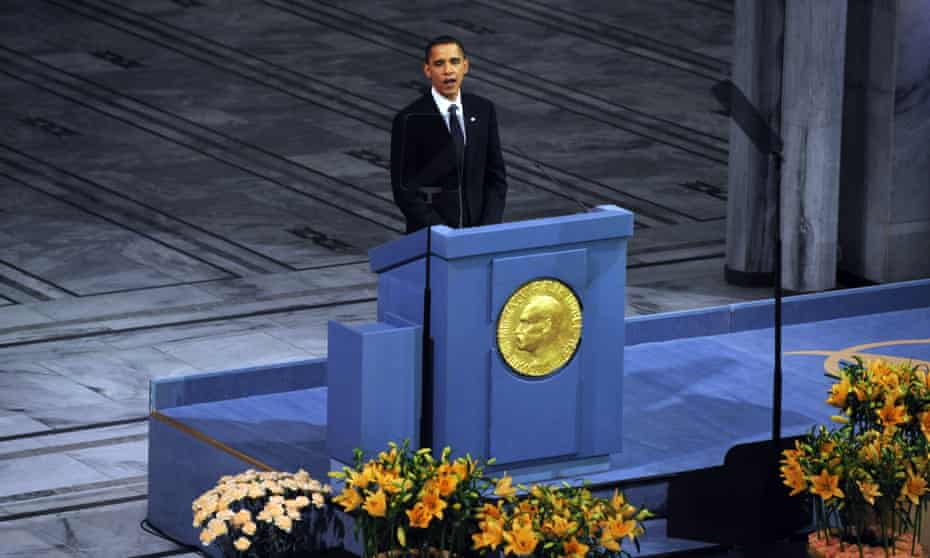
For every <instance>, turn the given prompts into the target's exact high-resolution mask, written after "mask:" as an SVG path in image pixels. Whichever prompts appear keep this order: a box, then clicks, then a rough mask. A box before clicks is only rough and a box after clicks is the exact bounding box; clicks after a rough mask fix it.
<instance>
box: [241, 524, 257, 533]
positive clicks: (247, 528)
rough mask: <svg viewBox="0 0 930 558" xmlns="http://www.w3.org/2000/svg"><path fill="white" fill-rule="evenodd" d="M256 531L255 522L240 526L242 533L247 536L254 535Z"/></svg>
mask: <svg viewBox="0 0 930 558" xmlns="http://www.w3.org/2000/svg"><path fill="white" fill-rule="evenodd" d="M257 529H258V525H256V524H255V522H253V521H249V522H248V523H246V524H245V525H243V526H242V532H243V533H245V534H246V535H249V536H252V535H254V534H255V531H256V530H257Z"/></svg>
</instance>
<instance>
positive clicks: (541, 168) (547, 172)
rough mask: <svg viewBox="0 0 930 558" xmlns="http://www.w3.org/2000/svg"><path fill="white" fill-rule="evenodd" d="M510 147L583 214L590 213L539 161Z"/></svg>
mask: <svg viewBox="0 0 930 558" xmlns="http://www.w3.org/2000/svg"><path fill="white" fill-rule="evenodd" d="M510 147H511V148H512V149H513V150H514V151H516V152H517V153H518V154H519V155H520V156H522V157H523V158H524V159H526V160H528V161H529V162H531V163H533V166H535V167H536V168H537V169H539V171H540V172H542V173H543V175H545V177H546V178H547V179H548V180H549V182H551V183H552V185H553V186H556V187H557V188H558V190H559V191H563V190H564V193H565V195H566V196H568V198H569V199H570V200H572V201H573V202H575V203H576V204H578V205H579V206H580V207H581V209H582V211H584V212H585V213H587V212H588V211H591V209H593V207H592V206H590V205H588V204H586V203H584V202H583V201H581V200H580V199H578V198H577V197H575V195H574V194H572V192H571V190H569V189H568V188H565V186H564V185H563V184H561V183H560V182H558V181H557V180H556V179H555V178H553V177H552V175H551V174H549V171H547V170H546V168H545V167H544V166H542V165H541V164H539V161H537V160H535V159H533V158H532V157H530V156H529V155H527V154H526V153H525V152H524V151H523V150H522V149H520V148H519V147H518V146H516V145H511V146H510ZM537 188H538V186H537Z"/></svg>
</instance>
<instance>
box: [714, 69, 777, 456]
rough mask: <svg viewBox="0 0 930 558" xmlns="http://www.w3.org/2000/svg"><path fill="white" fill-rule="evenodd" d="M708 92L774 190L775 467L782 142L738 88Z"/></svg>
mask: <svg viewBox="0 0 930 558" xmlns="http://www.w3.org/2000/svg"><path fill="white" fill-rule="evenodd" d="M711 91H712V92H713V94H714V96H715V97H716V98H717V101H718V102H719V103H720V104H721V105H722V106H723V108H724V110H726V111H727V112H728V114H729V116H730V118H732V120H733V121H734V122H735V123H736V125H737V126H739V127H740V129H741V130H742V131H743V133H745V134H746V136H747V137H748V138H749V140H750V141H751V142H752V143H753V145H755V147H756V148H757V149H758V150H759V151H760V152H762V153H766V154H767V155H768V157H769V173H768V177H767V181H773V182H774V184H767V187H768V188H772V189H774V190H775V227H774V228H775V231H774V235H773V236H774V238H773V240H774V244H775V246H774V254H773V262H772V267H773V270H772V271H773V274H774V278H773V282H774V290H775V347H774V357H775V363H774V369H773V372H772V449H773V452H774V454H775V466H776V470H777V468H778V460H779V457H780V452H779V447H780V446H781V409H782V365H781V341H782V339H781V338H782V335H781V334H782V331H781V330H782V311H781V310H782V308H781V306H782V277H781V267H782V249H781V248H782V247H781V164H782V146H783V143H782V140H781V138H780V137H779V135H778V133H777V132H776V131H775V130H773V129H772V127H771V126H770V125H769V123H768V122H767V121H766V119H765V118H764V117H763V116H762V115H761V114H760V113H759V111H758V110H757V109H756V108H755V107H754V106H753V105H752V103H751V102H750V101H749V99H747V98H746V96H745V95H744V94H743V92H742V91H740V90H739V88H738V87H737V86H736V85H735V84H733V82H731V81H729V80H725V81H721V82H718V83H717V84H715V85H714V86H713V87H712V88H711Z"/></svg>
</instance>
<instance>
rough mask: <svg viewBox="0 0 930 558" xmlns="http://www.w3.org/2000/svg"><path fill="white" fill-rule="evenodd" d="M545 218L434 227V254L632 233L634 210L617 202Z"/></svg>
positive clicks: (475, 253) (487, 252) (511, 248)
mask: <svg viewBox="0 0 930 558" xmlns="http://www.w3.org/2000/svg"><path fill="white" fill-rule="evenodd" d="M598 209H599V210H598V211H591V212H588V213H580V214H576V215H565V216H561V217H551V218H545V219H532V220H529V221H519V222H514V223H502V224H500V225H489V226H485V227H473V228H467V229H452V228H449V227H446V226H438V227H433V246H432V251H433V253H434V254H436V255H437V256H439V257H441V258H445V259H456V258H466V257H471V256H479V255H496V254H501V253H503V252H508V251H514V250H529V249H540V248H552V247H555V248H558V247H563V246H564V245H566V244H572V243H579V242H590V241H597V240H603V239H610V238H620V237H629V236H631V235H632V234H633V214H632V213H630V212H629V211H627V210H625V209H620V208H619V207H616V206H601V207H599V208H598Z"/></svg>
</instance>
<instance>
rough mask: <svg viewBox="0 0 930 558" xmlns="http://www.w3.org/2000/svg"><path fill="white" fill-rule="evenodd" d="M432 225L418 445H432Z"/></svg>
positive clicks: (429, 230) (430, 230)
mask: <svg viewBox="0 0 930 558" xmlns="http://www.w3.org/2000/svg"><path fill="white" fill-rule="evenodd" d="M432 237H433V227H432V226H428V227H426V262H425V264H426V273H425V284H424V286H423V350H422V353H423V362H422V366H421V369H422V371H423V374H422V380H423V381H422V386H421V387H422V391H421V393H420V447H421V448H432V447H433V337H432V336H431V335H430V314H431V312H430V307H431V306H432V294H431V292H430V260H431V259H432V258H431V256H432V251H433V243H432Z"/></svg>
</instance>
